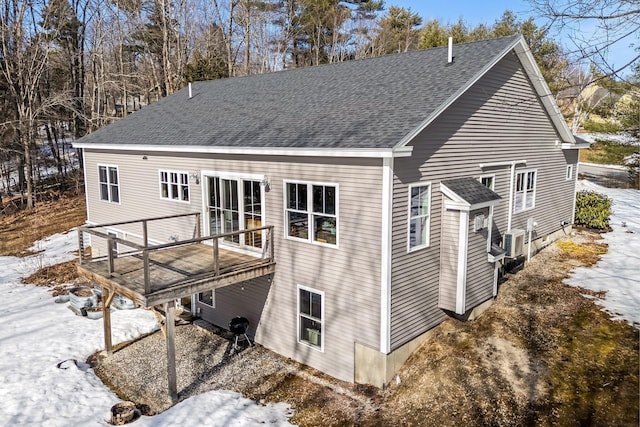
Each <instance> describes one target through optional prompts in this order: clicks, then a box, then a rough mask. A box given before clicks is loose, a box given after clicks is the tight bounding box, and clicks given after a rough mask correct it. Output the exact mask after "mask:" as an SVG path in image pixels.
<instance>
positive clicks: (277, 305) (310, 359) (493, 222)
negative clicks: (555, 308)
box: [75, 36, 580, 386]
mask: <svg viewBox="0 0 640 427" xmlns="http://www.w3.org/2000/svg"><path fill="white" fill-rule="evenodd" d="M75 146H76V147H79V148H82V150H83V156H84V166H85V185H86V198H87V214H88V224H89V227H93V228H86V229H85V231H86V232H89V231H91V232H92V233H93V234H92V235H91V236H90V243H86V241H85V242H82V243H81V246H84V245H91V246H92V256H93V257H94V259H96V260H98V259H103V260H104V259H105V258H104V255H105V253H108V254H110V255H109V257H108V258H109V262H110V266H109V269H108V273H104V272H105V271H107V270H105V269H106V268H107V267H105V266H104V265H103V266H102V267H101V268H103V270H100V271H102V273H100V272H98V270H97V269H95V270H93V272H91V271H89V270H90V267H86V268H85V270H84V271H85V273H87V274H89V275H91V276H92V277H94V278H100V277H102V278H103V280H102V281H101V283H102V284H103V285H104V286H106V287H107V288H108V290H111V291H112V292H116V291H118V292H120V291H126V289H129V288H130V286H129V284H128V282H127V280H125V279H124V277H125V275H126V271H125V270H126V268H124V267H119V266H118V264H117V262H124V261H125V258H126V256H127V254H130V253H135V254H137V256H135V257H131V256H130V257H129V258H128V259H136V260H137V262H142V263H143V264H144V266H145V267H144V269H143V270H144V272H145V273H144V276H145V280H144V284H145V286H144V287H142V285H141V284H140V283H142V282H140V283H138V285H139V286H140V287H139V288H138V291H134V292H132V294H133V296H134V297H137V298H139V301H142V302H143V303H144V304H145V305H152V304H159V303H166V304H173V302H172V301H173V299H175V298H176V297H180V298H183V299H184V297H186V296H189V295H194V297H193V304H192V306H191V310H192V311H193V313H194V314H196V315H198V316H200V317H202V318H203V319H205V320H207V321H210V322H212V323H214V324H217V325H220V326H223V327H226V326H227V325H228V323H229V320H230V319H231V318H233V317H234V316H238V315H239V316H243V317H246V318H247V319H248V320H249V322H250V327H249V331H248V332H249V335H250V336H251V337H252V338H253V339H255V341H256V342H258V343H260V344H261V345H263V346H265V347H267V348H269V349H272V350H274V351H276V352H278V353H280V354H282V355H284V356H287V357H290V358H292V359H295V360H297V361H299V362H302V363H304V364H307V365H310V366H312V367H314V368H316V369H318V370H320V371H323V372H325V373H327V374H329V375H332V376H334V377H337V378H339V379H342V380H347V381H352V382H359V383H370V384H374V385H377V386H383V385H384V384H386V383H388V382H389V381H390V380H391V379H392V378H393V376H394V373H395V372H396V371H397V369H398V368H399V367H400V366H401V364H402V363H403V362H404V361H405V360H406V358H407V357H408V355H409V354H410V352H411V351H413V349H415V348H416V347H417V346H418V345H419V344H420V343H421V342H422V340H423V339H424V338H425V335H426V334H427V333H428V332H429V330H430V329H432V328H433V327H435V326H436V325H438V324H439V323H441V322H442V321H444V320H445V319H447V317H448V316H452V315H453V316H458V317H460V318H463V319H469V318H473V317H475V316H477V314H478V313H480V312H481V311H482V310H483V309H485V308H486V307H488V305H490V303H491V301H492V300H493V298H494V297H495V296H496V293H497V279H498V275H499V270H500V268H501V266H502V265H503V263H505V262H507V261H509V260H513V259H522V258H523V257H524V258H526V257H528V256H530V255H531V254H533V253H535V252H536V251H537V250H538V249H540V248H541V247H543V246H545V245H546V244H548V243H549V242H551V241H553V240H554V239H556V238H558V237H559V236H562V235H563V233H564V232H566V231H567V230H568V229H569V228H570V227H571V223H572V221H573V212H574V204H575V183H576V175H577V172H576V171H577V169H576V164H577V162H578V148H580V145H579V144H577V143H576V141H575V139H574V138H573V136H572V135H571V133H570V131H569V129H568V127H567V125H566V123H565V121H564V119H563V117H562V115H561V114H560V112H559V111H558V108H557V107H556V105H555V104H554V98H553V97H552V96H551V94H550V92H549V89H548V87H547V85H546V84H545V82H544V80H543V77H542V76H541V74H540V72H539V69H538V68H537V66H536V64H535V62H534V59H533V57H532V55H531V52H530V50H529V48H528V46H527V45H526V43H525V41H524V39H523V38H522V37H520V36H513V37H506V38H498V39H492V40H486V41H479V42H473V43H466V44H459V45H455V46H452V47H450V48H449V49H447V48H437V49H428V50H422V51H416V52H407V53H400V54H394V55H388V56H383V57H379V58H372V59H365V60H358V61H350V62H345V63H339V64H332V65H322V66H318V67H312V68H304V69H294V70H288V71H282V72H276V73H271V74H265V75H257V76H248V77H238V78H231V79H225V80H216V81H209V82H196V83H193V84H192V85H191V86H190V87H189V88H184V89H182V90H180V91H179V92H177V93H175V94H173V95H171V96H169V97H167V98H164V99H161V100H160V101H158V102H156V103H154V104H151V105H149V106H147V107H145V108H143V109H142V110H140V111H136V112H135V113H133V114H131V115H130V116H128V117H126V118H124V119H122V120H120V121H118V122H116V123H114V124H112V125H109V126H107V127H105V128H102V129H100V130H98V131H96V132H94V133H92V134H90V135H88V136H86V137H84V138H82V139H80V140H78V141H77V142H76V143H75ZM151 217H166V218H165V219H163V220H162V221H161V222H162V224H160V223H158V224H156V223H155V222H153V221H146V220H145V221H138V220H142V219H145V218H151ZM134 220H136V221H137V222H136V224H135V227H134V226H133V221H134ZM158 221H160V220H158ZM152 222H153V224H155V225H153V224H152ZM107 223H108V224H110V225H108V226H104V224H107ZM140 224H142V225H143V226H142V228H141V227H140ZM185 224H186V225H185ZM100 227H102V228H101V229H102V230H103V231H102V232H100V233H101V234H100V233H98V232H97V231H96V230H98V229H100ZM141 230H142V231H141ZM248 230H252V231H248ZM81 234H84V233H81ZM211 235H221V237H216V238H210V239H209V240H208V241H207V240H203V239H205V238H206V236H211ZM101 239H102V240H103V241H104V239H107V240H108V241H109V242H110V244H109V246H108V247H110V248H113V250H109V251H106V252H105V250H104V247H105V246H104V242H103V243H102V247H103V249H101V248H100V244H98V240H101ZM127 242H129V243H127ZM136 242H137V243H136ZM180 242H187V243H197V244H194V245H192V246H193V247H194V249H193V251H196V249H195V247H197V248H198V249H197V250H199V251H202V252H201V255H199V256H200V257H202V259H204V260H205V262H204V264H203V265H202V266H200V267H201V268H204V269H206V268H209V269H210V270H211V269H212V268H213V270H215V271H214V273H211V274H212V275H213V276H206V275H203V274H204V273H202V271H203V270H198V271H199V272H195V270H194V272H193V273H189V272H188V271H187V272H186V273H185V272H184V271H185V270H186V269H188V268H189V266H191V265H195V264H197V262H195V261H194V262H192V261H188V262H187V261H186V260H187V257H188V256H189V254H187V252H188V250H187V249H185V252H180V253H178V252H175V253H174V254H172V255H170V256H169V255H168V256H166V257H165V259H164V261H158V260H156V261H154V260H153V259H151V261H150V257H152V256H153V254H156V253H157V254H162V253H164V254H168V253H169V252H168V250H174V249H175V250H177V246H176V245H178V244H179V243H180ZM127 245H129V246H130V248H129V249H130V250H128V249H126V248H125V247H126V246H127ZM136 245H137V246H136ZM115 246H117V248H116V247H115ZM181 247H183V246H181ZM189 247H190V246H188V247H187V248H189ZM203 248H204V249H203ZM81 249H82V250H83V252H84V249H85V248H84V247H82V248H81ZM136 251H137V252H136ZM193 253H195V252H193ZM222 253H224V254H225V256H232V255H233V256H238V257H240V256H242V257H249V259H251V257H253V259H255V260H257V261H258V262H259V265H253V264H252V265H251V268H250V269H244V270H242V275H240V276H237V277H232V276H230V275H226V276H224V277H222V276H221V273H220V271H222V270H220V269H221V268H222V267H220V265H222V264H220V263H221V262H222V261H219V260H221V259H222V258H221V257H222V255H221V254H222ZM265 253H266V254H268V255H266V256H265ZM140 254H142V256H141V255H140ZM150 254H151V255H150ZM212 254H213V255H212ZM101 256H102V258H101ZM158 256H160V255H158ZM212 257H213V258H212ZM121 258H122V259H121ZM141 260H142V261H141ZM132 262H133V261H132ZM163 262H166V263H169V264H171V265H170V266H169V267H167V269H166V275H171V274H179V273H181V272H182V273H184V274H185V275H186V276H187V277H188V276H190V275H191V276H192V279H189V280H187V279H185V280H182V281H180V280H179V279H176V281H174V282H171V283H172V285H171V286H174V285H175V286H176V288H175V289H179V292H178V291H175V292H173V293H166V292H165V291H166V289H164V290H163V289H160V290H154V288H153V286H155V283H156V282H157V281H162V280H164V279H165V277H166V275H163V274H159V273H157V272H155V273H154V272H153V271H152V268H156V267H158V265H160V264H162V263H163ZM243 262H245V261H243ZM178 263H181V264H180V265H178ZM107 264H108V263H107ZM214 264H215V266H214V267H211V266H212V265H214ZM87 265H90V263H87ZM105 265H106V264H105ZM122 265H124V264H122ZM167 265H168V264H167ZM243 265H244V264H243ZM247 265H249V264H247ZM200 267H199V268H200ZM96 268H97V267H96ZM194 268H195V267H194ZM81 269H82V267H81ZM88 269H89V270H88ZM114 269H115V270H118V269H120V270H119V271H120V272H117V271H115V270H114ZM225 271H227V270H225ZM229 271H231V270H229ZM219 273H220V274H219ZM225 274H226V273H225ZM228 274H231V273H228ZM154 275H155V276H154ZM214 276H215V277H214ZM132 280H133V279H132ZM172 280H173V279H172ZM116 282H117V283H116ZM167 286H169V285H167ZM172 289H173V288H172ZM162 292H165V293H162ZM169 307H171V305H169Z"/></svg>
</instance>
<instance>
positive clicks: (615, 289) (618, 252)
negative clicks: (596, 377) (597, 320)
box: [565, 181, 640, 328]
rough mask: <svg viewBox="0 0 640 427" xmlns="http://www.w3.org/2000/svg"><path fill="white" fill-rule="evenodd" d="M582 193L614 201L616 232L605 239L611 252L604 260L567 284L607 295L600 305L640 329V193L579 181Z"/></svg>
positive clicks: (579, 272) (577, 271)
mask: <svg viewBox="0 0 640 427" xmlns="http://www.w3.org/2000/svg"><path fill="white" fill-rule="evenodd" d="M578 190H591V191H597V192H599V193H602V194H605V195H607V196H609V197H610V198H611V199H613V206H612V208H611V210H612V215H611V221H610V225H611V228H612V229H613V231H611V232H609V233H604V234H603V235H602V237H603V240H602V241H603V242H604V243H606V244H607V245H609V248H608V251H607V253H606V254H604V255H602V258H601V260H600V261H598V263H597V264H596V265H594V266H593V267H591V268H585V267H579V268H577V269H575V270H574V272H573V274H572V275H571V277H570V278H569V279H567V280H566V281H565V283H567V284H569V285H573V286H581V287H583V288H587V289H591V290H593V291H596V292H599V291H605V292H606V296H605V298H604V299H597V300H596V302H597V303H598V304H600V305H602V306H603V308H604V309H605V310H606V311H607V312H608V313H610V314H611V317H612V319H616V320H620V319H621V320H625V321H627V322H628V323H630V324H632V325H634V326H635V327H637V328H640V281H639V280H638V272H639V271H640V268H639V267H638V266H639V265H640V191H638V190H626V189H624V190H623V189H617V188H606V187H601V186H599V185H596V184H593V183H591V182H589V181H578Z"/></svg>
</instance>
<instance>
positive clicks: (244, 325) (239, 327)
mask: <svg viewBox="0 0 640 427" xmlns="http://www.w3.org/2000/svg"><path fill="white" fill-rule="evenodd" d="M247 329H249V320H248V319H247V318H246V317H240V316H237V317H234V318H233V319H231V321H230V322H229V330H230V331H231V332H232V333H234V334H235V336H236V337H235V341H234V344H233V346H234V347H237V346H238V339H243V340H247V342H248V343H249V346H252V345H253V344H251V340H250V339H249V337H248V336H247Z"/></svg>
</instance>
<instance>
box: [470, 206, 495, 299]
mask: <svg viewBox="0 0 640 427" xmlns="http://www.w3.org/2000/svg"><path fill="white" fill-rule="evenodd" d="M479 214H484V215H485V217H487V216H488V215H489V209H488V208H487V209H481V210H476V211H471V212H470V213H469V224H468V227H469V231H468V233H469V234H468V236H469V237H468V243H467V283H466V294H465V300H464V301H465V311H466V310H469V309H471V308H473V307H475V306H476V305H478V304H481V303H483V302H485V301H486V300H488V299H489V298H491V297H492V296H493V263H490V262H489V261H488V259H487V232H488V230H487V229H486V228H485V229H482V230H480V231H473V226H474V217H475V216H476V215H479Z"/></svg>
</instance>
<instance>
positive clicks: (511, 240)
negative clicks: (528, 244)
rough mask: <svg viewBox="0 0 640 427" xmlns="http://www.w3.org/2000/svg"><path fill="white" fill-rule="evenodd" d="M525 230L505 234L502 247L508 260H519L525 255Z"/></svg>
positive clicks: (512, 230)
mask: <svg viewBox="0 0 640 427" xmlns="http://www.w3.org/2000/svg"><path fill="white" fill-rule="evenodd" d="M524 233H525V232H524V230H519V229H516V228H514V229H511V230H509V231H507V232H506V233H505V234H504V240H503V245H502V247H503V248H504V250H505V251H506V254H505V256H506V257H507V258H517V257H519V256H521V255H522V254H523V253H524Z"/></svg>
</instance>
